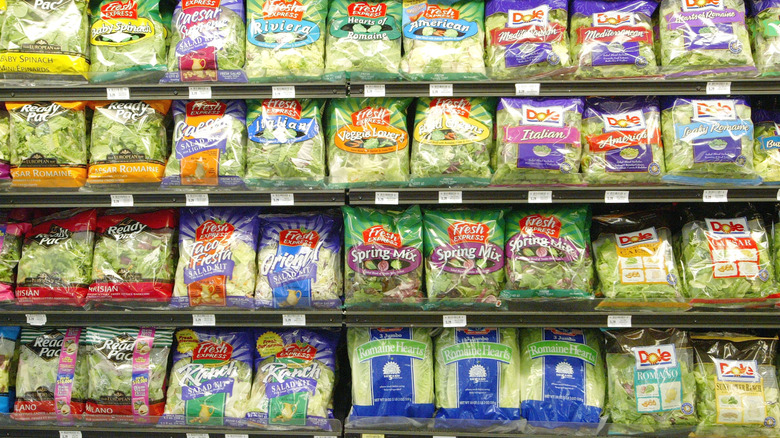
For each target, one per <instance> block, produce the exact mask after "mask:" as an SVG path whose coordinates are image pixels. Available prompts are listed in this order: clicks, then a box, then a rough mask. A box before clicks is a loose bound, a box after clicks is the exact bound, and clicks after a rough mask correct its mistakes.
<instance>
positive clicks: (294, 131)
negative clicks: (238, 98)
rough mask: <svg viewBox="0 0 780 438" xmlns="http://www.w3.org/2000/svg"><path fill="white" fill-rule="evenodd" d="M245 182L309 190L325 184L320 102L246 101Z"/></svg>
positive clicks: (304, 100)
mask: <svg viewBox="0 0 780 438" xmlns="http://www.w3.org/2000/svg"><path fill="white" fill-rule="evenodd" d="M247 106H248V113H247V117H246V125H247V131H248V139H247V154H246V155H247V158H246V159H247V163H246V181H247V183H248V184H251V185H253V186H255V185H259V186H269V185H270V186H300V185H306V186H312V185H321V184H323V182H324V180H325V133H324V128H323V126H322V110H323V107H324V102H323V101H319V100H312V99H296V100H280V99H265V100H248V101H247Z"/></svg>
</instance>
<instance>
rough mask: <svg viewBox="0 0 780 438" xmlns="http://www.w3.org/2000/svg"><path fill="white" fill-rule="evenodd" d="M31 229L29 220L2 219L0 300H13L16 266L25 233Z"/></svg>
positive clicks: (0, 230) (20, 254) (0, 233)
mask: <svg viewBox="0 0 780 438" xmlns="http://www.w3.org/2000/svg"><path fill="white" fill-rule="evenodd" d="M29 231H30V224H29V223H27V222H19V223H15V222H11V221H10V220H8V219H7V218H2V219H0V302H3V301H13V299H14V285H15V284H16V267H17V266H18V265H19V259H20V258H21V256H22V244H23V243H24V235H25V234H26V233H27V232H29Z"/></svg>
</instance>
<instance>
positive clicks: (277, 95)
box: [271, 85, 295, 99]
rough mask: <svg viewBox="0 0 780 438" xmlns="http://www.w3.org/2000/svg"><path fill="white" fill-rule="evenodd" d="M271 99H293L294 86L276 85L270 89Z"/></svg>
mask: <svg viewBox="0 0 780 438" xmlns="http://www.w3.org/2000/svg"><path fill="white" fill-rule="evenodd" d="M271 97H272V98H274V99H295V85H277V86H273V87H271Z"/></svg>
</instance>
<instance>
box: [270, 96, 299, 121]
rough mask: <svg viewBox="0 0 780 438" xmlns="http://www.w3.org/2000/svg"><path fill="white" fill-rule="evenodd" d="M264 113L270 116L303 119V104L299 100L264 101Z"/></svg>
mask: <svg viewBox="0 0 780 438" xmlns="http://www.w3.org/2000/svg"><path fill="white" fill-rule="evenodd" d="M263 113H265V114H266V115H268V116H287V117H290V118H293V119H300V118H301V103H300V102H299V101H297V100H279V99H266V100H264V101H263Z"/></svg>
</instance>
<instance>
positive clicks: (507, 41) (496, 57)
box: [485, 0, 571, 79]
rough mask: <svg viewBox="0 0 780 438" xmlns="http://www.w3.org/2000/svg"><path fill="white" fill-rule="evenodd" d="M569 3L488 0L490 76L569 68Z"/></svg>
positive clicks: (519, 75) (539, 73) (518, 75)
mask: <svg viewBox="0 0 780 438" xmlns="http://www.w3.org/2000/svg"><path fill="white" fill-rule="evenodd" d="M568 6H569V5H568V2H566V1H564V0H488V1H487V4H486V6H485V31H486V32H487V43H486V47H487V74H488V76H490V78H492V79H526V78H536V77H544V76H549V75H552V74H556V73H563V72H565V71H566V70H568V69H567V67H569V66H570V65H571V58H570V57H569V35H568V33H567V32H566V29H567V25H568Z"/></svg>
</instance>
